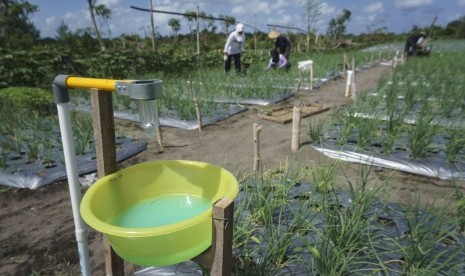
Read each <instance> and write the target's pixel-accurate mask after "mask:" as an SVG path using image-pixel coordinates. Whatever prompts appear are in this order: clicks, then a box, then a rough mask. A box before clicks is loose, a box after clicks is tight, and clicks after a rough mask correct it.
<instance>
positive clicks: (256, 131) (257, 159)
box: [253, 124, 262, 172]
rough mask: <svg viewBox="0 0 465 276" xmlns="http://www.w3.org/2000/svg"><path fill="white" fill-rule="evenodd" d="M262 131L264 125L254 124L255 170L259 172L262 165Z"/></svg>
mask: <svg viewBox="0 0 465 276" xmlns="http://www.w3.org/2000/svg"><path fill="white" fill-rule="evenodd" d="M260 131H262V126H261V125H258V124H253V153H254V159H253V160H254V161H253V170H254V172H258V171H259V170H260V167H261V158H260Z"/></svg>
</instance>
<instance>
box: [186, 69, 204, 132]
mask: <svg viewBox="0 0 465 276" xmlns="http://www.w3.org/2000/svg"><path fill="white" fill-rule="evenodd" d="M188 83H189V93H190V97H191V99H192V102H193V103H194V107H195V114H196V115H197V125H198V126H199V127H198V128H199V132H202V127H203V126H202V113H201V112H200V106H199V100H198V99H197V97H196V96H195V95H194V91H193V89H192V80H191V76H190V75H189V81H188Z"/></svg>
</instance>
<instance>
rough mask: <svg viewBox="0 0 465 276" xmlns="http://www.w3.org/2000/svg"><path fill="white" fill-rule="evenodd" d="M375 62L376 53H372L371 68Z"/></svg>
mask: <svg viewBox="0 0 465 276" xmlns="http://www.w3.org/2000/svg"><path fill="white" fill-rule="evenodd" d="M374 61H375V53H373V52H371V61H370V65H371V66H373V65H374Z"/></svg>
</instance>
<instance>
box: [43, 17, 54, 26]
mask: <svg viewBox="0 0 465 276" xmlns="http://www.w3.org/2000/svg"><path fill="white" fill-rule="evenodd" d="M45 24H46V25H47V26H55V25H56V24H57V18H56V17H55V16H51V17H47V18H45Z"/></svg>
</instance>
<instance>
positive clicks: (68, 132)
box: [57, 102, 91, 276]
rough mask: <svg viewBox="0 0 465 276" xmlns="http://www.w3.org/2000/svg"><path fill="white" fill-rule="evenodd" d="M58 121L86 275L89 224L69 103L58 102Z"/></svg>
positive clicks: (83, 269) (82, 271) (88, 267)
mask: <svg viewBox="0 0 465 276" xmlns="http://www.w3.org/2000/svg"><path fill="white" fill-rule="evenodd" d="M57 110H58V121H59V123H60V132H61V141H62V143H63V154H64V156H65V166H66V174H67V176H68V185H69V194H70V197H71V208H72V209H73V219H74V225H75V230H76V241H77V245H78V252H79V261H80V265H81V273H82V275H84V276H87V275H91V272H90V262H89V249H88V245H87V226H86V225H85V223H84V221H83V220H82V218H81V214H80V213H79V206H80V204H81V197H82V196H81V186H80V183H79V174H78V170H77V164H76V158H75V156H76V151H75V147H74V139H73V130H72V128H71V115H70V112H69V103H67V102H65V103H57Z"/></svg>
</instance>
